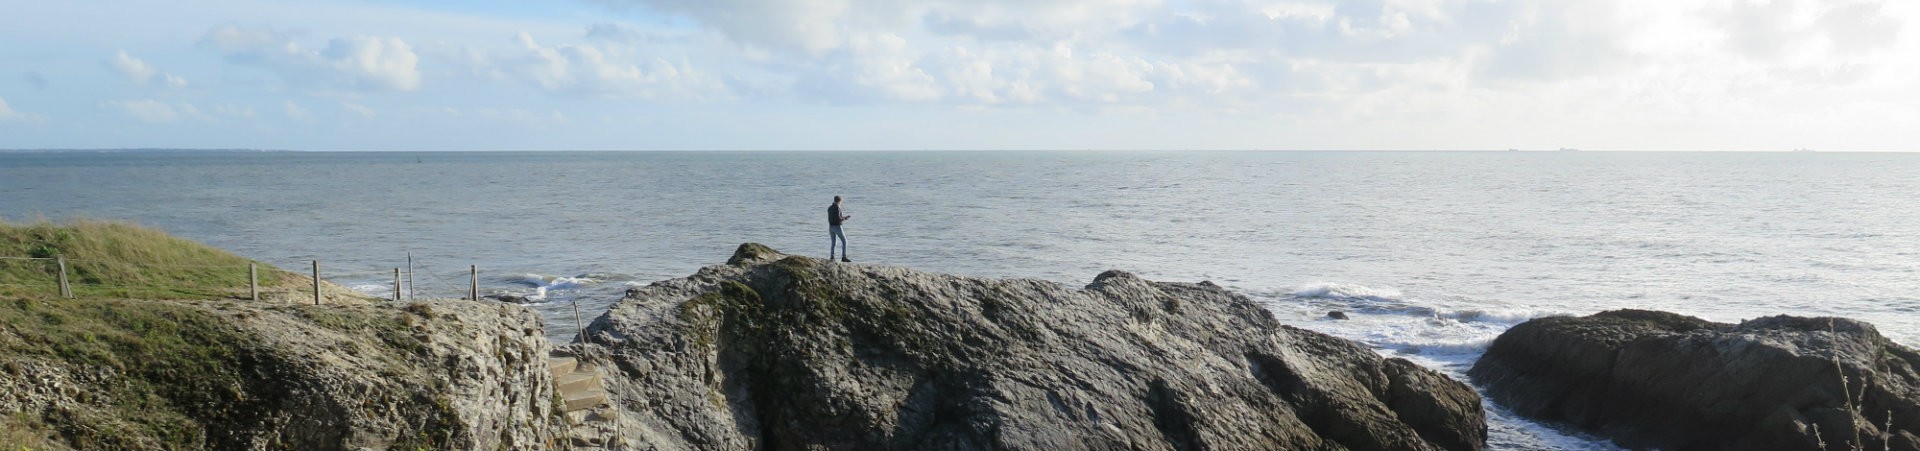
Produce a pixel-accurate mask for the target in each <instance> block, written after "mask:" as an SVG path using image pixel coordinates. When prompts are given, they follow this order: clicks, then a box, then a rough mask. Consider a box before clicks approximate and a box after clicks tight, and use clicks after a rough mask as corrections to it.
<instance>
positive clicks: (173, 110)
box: [109, 99, 205, 124]
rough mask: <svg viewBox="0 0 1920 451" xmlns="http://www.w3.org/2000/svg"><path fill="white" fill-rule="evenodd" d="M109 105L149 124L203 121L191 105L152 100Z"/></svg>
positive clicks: (202, 117)
mask: <svg viewBox="0 0 1920 451" xmlns="http://www.w3.org/2000/svg"><path fill="white" fill-rule="evenodd" d="M109 104H110V105H113V106H115V107H117V108H119V109H120V111H121V112H123V113H126V114H127V115H128V116H133V118H134V119H139V120H140V121H141V122H146V123H150V124H168V123H173V122H178V121H180V120H182V119H205V116H203V115H202V114H201V113H200V109H199V108H195V107H194V106H193V104H191V103H180V104H177V105H176V104H171V103H167V102H161V101H158V100H154V99H141V100H130V101H124V102H110V103H109Z"/></svg>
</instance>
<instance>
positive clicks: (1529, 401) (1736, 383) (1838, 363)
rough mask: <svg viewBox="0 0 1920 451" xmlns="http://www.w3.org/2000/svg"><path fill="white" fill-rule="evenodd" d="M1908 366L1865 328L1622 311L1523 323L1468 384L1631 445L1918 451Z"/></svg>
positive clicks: (1915, 360)
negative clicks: (1854, 402) (1732, 321)
mask: <svg viewBox="0 0 1920 451" xmlns="http://www.w3.org/2000/svg"><path fill="white" fill-rule="evenodd" d="M1916 365H1920V354H1916V353H1915V352H1914V350H1912V349H1909V348H1907V347H1904V346H1900V345H1898V344H1895V343H1892V342H1890V341H1888V340H1887V339H1886V338H1885V337H1883V336H1881V335H1880V333H1879V332H1878V331H1876V330H1874V328H1873V326H1872V325H1870V324H1867V323H1863V322H1859V321H1853V320H1848V319H1837V318H1798V317H1789V316H1776V317H1770V318H1760V319H1755V320H1750V321H1746V322H1742V323H1740V324H1722V323H1713V322H1708V321H1705V320H1701V319H1698V318H1693V317H1687V316H1681V315H1676V314H1671V313H1664V312H1652V311H1640V310H1620V311H1611V312H1603V313H1599V314H1595V315H1592V316H1587V317H1580V318H1570V317H1555V318H1541V319H1535V320H1532V321H1528V322H1526V323H1522V324H1520V325H1518V326H1515V327H1514V328H1512V329H1511V330H1508V331H1507V332H1506V333H1504V334H1501V335H1500V337H1499V338H1498V339H1496V340H1495V341H1494V343H1493V345H1492V347H1491V348H1489V349H1488V351H1487V354H1486V355H1485V356H1484V357H1482V358H1481V359H1480V361H1479V362H1477V363H1475V364H1474V367H1473V369H1472V370H1471V371H1470V372H1469V373H1468V374H1469V376H1471V377H1472V378H1473V379H1474V381H1476V382H1478V383H1480V384H1482V385H1484V386H1485V387H1486V388H1487V391H1488V393H1489V396H1490V397H1492V398H1493V400H1495V401H1496V402H1499V403H1500V404H1502V405H1505V406H1507V407H1508V408H1511V409H1513V410H1514V412H1516V413H1519V414H1520V415H1523V416H1527V417H1530V418H1535V419H1541V420H1547V421H1553V422H1560V423H1566V424H1570V425H1572V426H1575V427H1577V428H1580V429H1583V430H1586V431H1590V432H1593V433H1596V434H1600V435H1603V436H1607V437H1611V438H1613V440H1614V441H1615V442H1616V443H1618V444H1620V445H1623V446H1628V447H1633V448H1660V449H1681V450H1695V449H1697V450H1752V449H1818V443H1820V442H1824V443H1825V445H1826V449H1829V450H1845V449H1871V450H1878V449H1882V447H1883V446H1885V447H1886V448H1887V449H1893V450H1915V449H1920V439H1916V436H1915V434H1916V432H1920V376H1917V375H1916V372H1915V370H1914V368H1915V367H1916ZM1843 374H1844V375H1845V380H1846V387H1847V388H1846V389H1845V390H1844V391H1843V389H1842V375H1843ZM1847 391H1851V392H1852V393H1853V394H1852V395H1851V396H1852V397H1853V398H1855V399H1856V400H1857V401H1859V404H1858V407H1857V408H1853V409H1849V408H1848V407H1849V402H1848V401H1847V396H1848V395H1844V394H1843V393H1846V392H1847ZM1889 415H1891V417H1892V420H1891V421H1892V427H1891V428H1888V427H1887V424H1888V416H1889ZM1856 426H1857V427H1856ZM1856 430H1857V431H1858V432H1859V436H1858V438H1857V439H1856V438H1855V434H1854V431H1856ZM1815 431H1818V433H1819V435H1820V436H1819V438H1818V440H1817V441H1816V438H1815V436H1814V434H1815ZM1855 446H1857V447H1855Z"/></svg>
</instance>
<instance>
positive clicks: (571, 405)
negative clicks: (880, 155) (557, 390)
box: [560, 387, 607, 412]
mask: <svg viewBox="0 0 1920 451" xmlns="http://www.w3.org/2000/svg"><path fill="white" fill-rule="evenodd" d="M560 402H561V405H562V406H563V409H564V410H565V411H567V412H572V411H576V410H585V409H591V408H594V407H598V406H600V405H603V404H606V403H607V391H606V390H602V389H600V387H593V388H589V389H586V390H582V391H580V392H579V393H574V394H571V395H566V394H563V395H561V396H560Z"/></svg>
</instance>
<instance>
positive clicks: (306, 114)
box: [280, 100, 313, 122]
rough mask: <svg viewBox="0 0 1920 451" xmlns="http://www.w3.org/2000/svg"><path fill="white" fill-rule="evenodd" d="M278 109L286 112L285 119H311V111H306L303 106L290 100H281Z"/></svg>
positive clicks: (304, 120)
mask: <svg viewBox="0 0 1920 451" xmlns="http://www.w3.org/2000/svg"><path fill="white" fill-rule="evenodd" d="M280 111H282V112H284V113H286V114H287V119H292V120H294V121H296V122H311V121H313V112H312V111H307V109H306V108H305V107H301V106H300V104H298V103H294V102H293V101H292V100H288V101H285V102H281V103H280Z"/></svg>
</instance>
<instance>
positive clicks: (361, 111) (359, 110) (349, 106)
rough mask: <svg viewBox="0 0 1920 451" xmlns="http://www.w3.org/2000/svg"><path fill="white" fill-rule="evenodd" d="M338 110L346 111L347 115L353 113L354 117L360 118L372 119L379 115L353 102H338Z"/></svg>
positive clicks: (371, 109)
mask: <svg viewBox="0 0 1920 451" xmlns="http://www.w3.org/2000/svg"><path fill="white" fill-rule="evenodd" d="M340 109H343V110H346V111H347V112H349V113H353V114H355V115H359V116H360V117H364V118H373V117H375V116H379V115H380V114H379V113H377V112H375V111H373V108H368V107H367V106H366V105H361V104H358V103H353V102H340Z"/></svg>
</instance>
